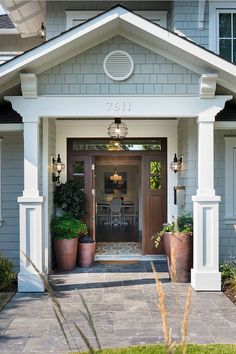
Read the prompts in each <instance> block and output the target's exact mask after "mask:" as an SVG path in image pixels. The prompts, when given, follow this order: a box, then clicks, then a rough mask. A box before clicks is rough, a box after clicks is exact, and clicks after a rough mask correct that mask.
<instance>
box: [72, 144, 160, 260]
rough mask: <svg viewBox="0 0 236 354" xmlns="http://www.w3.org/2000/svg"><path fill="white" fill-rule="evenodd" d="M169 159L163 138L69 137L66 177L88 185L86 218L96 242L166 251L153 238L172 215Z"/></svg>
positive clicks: (86, 187)
mask: <svg viewBox="0 0 236 354" xmlns="http://www.w3.org/2000/svg"><path fill="white" fill-rule="evenodd" d="M117 146H118V148H117ZM166 160H167V142H166V139H164V138H162V139H156V138H155V139H126V140H124V141H122V144H121V143H120V142H119V143H118V145H115V144H114V142H110V141H109V140H107V139H71V138H70V139H67V162H68V163H67V166H68V169H67V176H68V179H72V178H76V179H80V180H81V181H82V183H83V186H84V189H85V193H86V196H87V207H86V209H87V210H86V211H87V216H86V222H87V224H88V226H89V232H90V235H92V236H93V238H94V239H95V240H96V241H97V242H99V243H100V242H103V243H110V244H109V247H111V244H114V243H120V244H121V245H122V243H123V242H126V246H127V242H129V243H130V248H132V247H135V248H137V245H136V244H135V243H139V244H140V246H139V247H140V253H141V252H142V254H143V255H153V254H163V248H162V245H160V246H159V248H158V249H156V248H155V247H154V243H153V241H152V240H151V237H152V235H153V234H154V233H155V232H157V231H158V230H160V228H161V225H162V224H163V223H164V222H166V219H167V175H166V164H167V163H166ZM113 246H114V245H113ZM114 247H116V248H117V244H116V245H115V246H114Z"/></svg>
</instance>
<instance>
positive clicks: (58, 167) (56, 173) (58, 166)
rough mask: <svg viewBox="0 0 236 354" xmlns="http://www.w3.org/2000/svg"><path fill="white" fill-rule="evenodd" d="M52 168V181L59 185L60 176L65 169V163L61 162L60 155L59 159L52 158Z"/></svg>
mask: <svg viewBox="0 0 236 354" xmlns="http://www.w3.org/2000/svg"><path fill="white" fill-rule="evenodd" d="M52 168H53V173H52V181H53V182H56V183H58V184H59V183H60V174H61V172H62V171H63V170H64V169H65V165H64V163H62V162H61V156H60V154H58V155H57V159H55V158H54V157H53V158H52Z"/></svg>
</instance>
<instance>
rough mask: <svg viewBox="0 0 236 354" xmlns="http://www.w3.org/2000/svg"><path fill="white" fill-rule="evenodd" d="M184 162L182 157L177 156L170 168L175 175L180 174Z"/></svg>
mask: <svg viewBox="0 0 236 354" xmlns="http://www.w3.org/2000/svg"><path fill="white" fill-rule="evenodd" d="M182 162H183V158H182V156H181V157H179V158H178V157H177V156H176V154H175V156H174V160H173V161H172V162H171V164H170V168H171V169H172V171H174V173H176V172H178V171H179V170H180V169H181V165H182Z"/></svg>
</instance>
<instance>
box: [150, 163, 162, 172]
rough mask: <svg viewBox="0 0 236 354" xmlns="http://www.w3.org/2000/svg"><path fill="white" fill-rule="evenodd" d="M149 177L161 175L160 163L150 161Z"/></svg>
mask: <svg viewBox="0 0 236 354" xmlns="http://www.w3.org/2000/svg"><path fill="white" fill-rule="evenodd" d="M149 166H150V175H153V174H160V173H161V163H160V162H159V161H150V165H149Z"/></svg>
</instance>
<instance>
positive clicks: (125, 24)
mask: <svg viewBox="0 0 236 354" xmlns="http://www.w3.org/2000/svg"><path fill="white" fill-rule="evenodd" d="M117 34H121V35H122V36H124V37H126V38H127V39H130V40H132V41H134V42H136V43H138V44H140V45H143V46H145V47H147V48H149V49H150V50H152V51H154V52H156V53H159V54H161V55H164V56H165V57H167V58H168V59H170V60H174V61H175V62H177V63H178V64H180V65H183V66H185V67H187V68H189V69H190V70H193V71H195V72H196V73H198V74H200V75H201V74H203V73H207V72H215V73H217V74H218V78H217V83H219V84H221V85H222V86H223V87H225V88H227V89H229V90H231V91H232V92H235V91H236V86H235V84H234V82H235V79H236V66H235V65H234V64H232V63H229V62H227V61H225V60H224V59H222V58H220V57H219V56H217V55H216V54H214V53H212V52H210V51H208V50H206V49H204V48H202V47H200V46H198V45H197V44H195V43H193V42H191V41H189V40H187V39H186V38H182V37H180V36H178V35H177V34H175V33H172V32H170V31H169V30H167V29H164V28H162V27H161V26H159V25H157V24H154V23H152V22H150V21H148V20H146V19H144V18H142V17H141V16H139V15H136V14H134V13H132V12H130V11H129V10H127V9H126V8H124V7H122V6H120V5H117V6H115V7H114V8H112V9H110V10H108V11H106V12H104V13H102V14H99V15H98V16H96V17H94V18H92V19H90V20H88V21H87V22H85V23H83V24H80V25H78V26H76V27H74V28H72V29H70V30H68V31H66V32H63V33H62V34H61V35H59V36H57V37H55V38H53V39H51V40H49V41H47V42H45V43H44V44H42V45H40V46H38V47H36V48H33V49H31V50H30V51H28V52H25V53H24V54H22V55H20V56H18V57H16V58H14V59H12V60H11V61H9V62H7V63H5V64H3V65H1V66H0V85H1V87H2V92H3V91H5V90H6V89H7V88H10V87H13V86H15V85H16V84H18V83H19V81H20V78H19V72H24V71H27V72H34V73H35V74H39V73H41V72H43V71H45V70H47V69H49V68H50V67H51V66H52V65H53V66H54V65H56V64H59V63H61V62H63V61H65V60H67V59H69V58H71V57H73V56H75V55H78V54H79V53H82V52H83V51H85V50H87V49H89V48H91V47H93V46H94V45H96V44H98V43H101V42H102V41H104V40H106V39H109V38H111V37H113V36H115V35H117Z"/></svg>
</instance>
